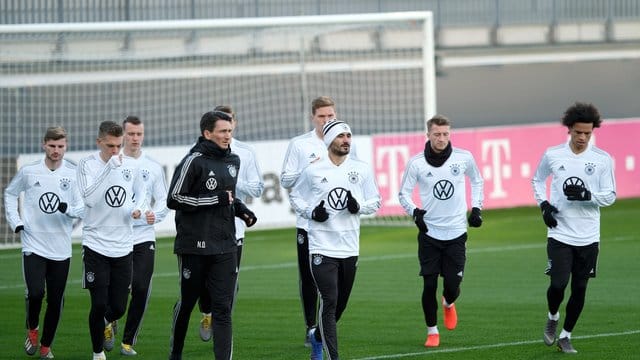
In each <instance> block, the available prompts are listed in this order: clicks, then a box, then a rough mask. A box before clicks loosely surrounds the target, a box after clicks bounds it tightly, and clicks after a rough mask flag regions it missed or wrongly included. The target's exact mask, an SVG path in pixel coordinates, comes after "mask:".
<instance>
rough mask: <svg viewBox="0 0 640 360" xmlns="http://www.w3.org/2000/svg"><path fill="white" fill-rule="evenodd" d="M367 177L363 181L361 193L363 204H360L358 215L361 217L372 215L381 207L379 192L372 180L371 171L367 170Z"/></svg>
mask: <svg viewBox="0 0 640 360" xmlns="http://www.w3.org/2000/svg"><path fill="white" fill-rule="evenodd" d="M368 175H369V176H367V177H366V179H365V180H364V183H363V184H362V185H363V188H362V193H363V195H364V202H363V203H362V204H360V213H361V214H363V215H371V214H374V213H375V212H376V211H378V209H380V206H381V197H380V191H379V190H378V185H377V184H376V181H375V179H374V175H373V170H372V169H371V168H369V174H368Z"/></svg>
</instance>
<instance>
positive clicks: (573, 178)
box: [562, 176, 584, 190]
mask: <svg viewBox="0 0 640 360" xmlns="http://www.w3.org/2000/svg"><path fill="white" fill-rule="evenodd" d="M567 185H578V186H580V187H581V188H584V181H582V179H580V178H579V177H577V176H571V177H568V178H567V179H566V180H565V181H564V182H563V183H562V190H564V189H566V188H567Z"/></svg>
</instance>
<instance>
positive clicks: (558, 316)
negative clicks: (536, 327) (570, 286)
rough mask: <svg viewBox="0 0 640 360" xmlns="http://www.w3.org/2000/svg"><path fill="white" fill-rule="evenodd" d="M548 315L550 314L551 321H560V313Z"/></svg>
mask: <svg viewBox="0 0 640 360" xmlns="http://www.w3.org/2000/svg"><path fill="white" fill-rule="evenodd" d="M548 314H549V320H555V321H558V320H560V311H558V312H557V313H555V314H554V315H552V314H551V313H548Z"/></svg>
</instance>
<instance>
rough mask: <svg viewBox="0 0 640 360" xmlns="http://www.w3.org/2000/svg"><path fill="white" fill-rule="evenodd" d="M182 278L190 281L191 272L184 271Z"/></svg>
mask: <svg viewBox="0 0 640 360" xmlns="http://www.w3.org/2000/svg"><path fill="white" fill-rule="evenodd" d="M182 277H183V278H185V279H187V280H189V279H190V278H191V270H189V269H187V268H185V269H182Z"/></svg>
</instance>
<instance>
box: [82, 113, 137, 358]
mask: <svg viewBox="0 0 640 360" xmlns="http://www.w3.org/2000/svg"><path fill="white" fill-rule="evenodd" d="M122 140H123V130H122V126H120V125H119V124H116V123H115V122H113V121H104V122H102V123H101V124H100V128H99V131H98V139H97V140H96V144H97V145H98V148H99V149H100V150H99V151H98V152H97V153H94V154H92V155H90V156H88V157H85V158H83V159H82V160H80V163H79V164H78V169H77V177H78V187H79V189H80V194H81V195H82V198H83V199H84V204H85V218H84V224H83V227H82V259H83V263H84V268H83V272H84V273H83V279H82V282H83V287H84V288H85V289H89V293H90V295H91V310H90V312H89V332H90V334H91V343H92V347H93V358H94V359H105V358H106V357H105V355H104V352H103V349H104V350H107V351H109V350H110V349H111V346H113V342H112V341H111V340H112V339H111V338H110V336H109V332H108V331H107V332H105V329H108V324H109V323H112V322H114V321H116V320H118V319H119V318H120V317H121V316H122V315H124V312H125V310H126V306H127V297H128V295H129V286H130V285H131V269H132V268H131V264H132V263H131V261H132V260H131V259H132V251H133V222H134V220H135V219H139V218H140V217H141V216H143V214H144V212H145V211H146V210H147V209H146V191H145V187H144V183H143V180H142V175H141V174H140V172H139V171H138V168H137V167H136V166H135V165H134V164H133V163H132V162H130V161H129V160H125V159H123V157H122V155H120V154H119V153H120V148H121V147H122ZM134 194H135V198H134V196H133V195H134ZM107 310H108V311H107Z"/></svg>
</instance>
